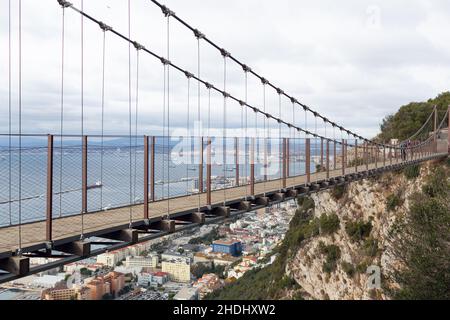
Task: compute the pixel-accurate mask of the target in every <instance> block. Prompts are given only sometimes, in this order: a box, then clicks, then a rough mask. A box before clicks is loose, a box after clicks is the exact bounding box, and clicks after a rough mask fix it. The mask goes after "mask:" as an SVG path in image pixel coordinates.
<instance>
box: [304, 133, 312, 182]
mask: <svg viewBox="0 0 450 320" xmlns="http://www.w3.org/2000/svg"><path fill="white" fill-rule="evenodd" d="M305 157H306V159H305V167H306V168H305V171H306V183H310V182H311V139H310V138H306V141H305Z"/></svg>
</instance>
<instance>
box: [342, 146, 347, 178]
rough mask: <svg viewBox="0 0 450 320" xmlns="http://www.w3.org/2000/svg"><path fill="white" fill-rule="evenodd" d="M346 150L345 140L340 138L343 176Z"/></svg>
mask: <svg viewBox="0 0 450 320" xmlns="http://www.w3.org/2000/svg"><path fill="white" fill-rule="evenodd" d="M346 152H347V146H346V143H345V140H344V139H342V145H341V158H342V175H343V176H345V165H346V163H345V161H346V156H345V154H346Z"/></svg>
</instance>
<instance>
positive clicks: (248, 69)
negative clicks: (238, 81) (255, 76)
mask: <svg viewBox="0 0 450 320" xmlns="http://www.w3.org/2000/svg"><path fill="white" fill-rule="evenodd" d="M242 70H244V72H252V69H251V68H250V67H249V66H247V65H246V64H243V65H242Z"/></svg>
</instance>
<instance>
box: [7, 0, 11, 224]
mask: <svg viewBox="0 0 450 320" xmlns="http://www.w3.org/2000/svg"><path fill="white" fill-rule="evenodd" d="M11 134H12V110H11V0H9V2H8V156H9V160H8V185H9V186H8V199H9V202H8V213H9V225H12V203H11V201H12V186H11V183H12V174H11V171H12V167H11V166H12V150H11V148H12V141H11Z"/></svg>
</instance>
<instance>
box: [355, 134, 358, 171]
mask: <svg viewBox="0 0 450 320" xmlns="http://www.w3.org/2000/svg"><path fill="white" fill-rule="evenodd" d="M358 160H359V158H358V140H357V139H355V172H358Z"/></svg>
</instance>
